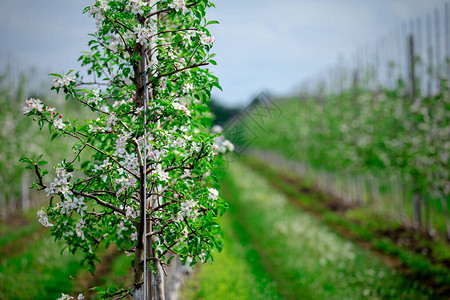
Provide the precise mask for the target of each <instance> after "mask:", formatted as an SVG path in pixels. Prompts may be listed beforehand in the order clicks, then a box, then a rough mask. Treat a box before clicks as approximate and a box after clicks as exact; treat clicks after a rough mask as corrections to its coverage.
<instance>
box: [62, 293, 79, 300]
mask: <svg viewBox="0 0 450 300" xmlns="http://www.w3.org/2000/svg"><path fill="white" fill-rule="evenodd" d="M70 299H73V297H71V296H69V295H67V294H64V293H62V294H61V297H59V298H58V299H56V300H70ZM77 300H84V295H83V294H79V295H78V297H77Z"/></svg>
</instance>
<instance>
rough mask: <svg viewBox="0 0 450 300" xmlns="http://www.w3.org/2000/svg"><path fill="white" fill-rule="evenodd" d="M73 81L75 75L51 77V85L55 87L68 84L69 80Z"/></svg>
mask: <svg viewBox="0 0 450 300" xmlns="http://www.w3.org/2000/svg"><path fill="white" fill-rule="evenodd" d="M74 81H75V77H73V76H66V75H64V76H63V78H59V77H57V78H54V79H53V86H54V87H56V88H60V87H65V86H69V85H70V83H71V82H74Z"/></svg>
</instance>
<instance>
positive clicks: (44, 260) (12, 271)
mask: <svg viewBox="0 0 450 300" xmlns="http://www.w3.org/2000/svg"><path fill="white" fill-rule="evenodd" d="M61 248H62V247H61V245H60V244H55V242H54V241H53V238H51V237H44V238H42V239H39V240H37V241H35V242H33V243H31V244H30V245H29V246H28V247H27V249H26V250H25V251H24V252H23V253H21V254H19V255H17V256H12V257H11V258H3V259H2V260H1V264H0V299H56V298H58V297H60V296H61V293H68V292H69V291H70V290H71V289H72V282H71V279H70V278H69V276H75V275H76V274H77V272H78V271H79V270H80V268H81V266H80V263H79V260H80V258H79V257H78V256H74V255H72V254H71V253H67V252H64V253H63V254H62V255H61V254H60V249H61Z"/></svg>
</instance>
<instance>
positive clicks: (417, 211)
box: [413, 192, 422, 230]
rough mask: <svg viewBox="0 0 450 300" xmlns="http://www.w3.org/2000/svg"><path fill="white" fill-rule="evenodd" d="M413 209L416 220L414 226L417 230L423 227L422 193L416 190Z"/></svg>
mask: <svg viewBox="0 0 450 300" xmlns="http://www.w3.org/2000/svg"><path fill="white" fill-rule="evenodd" d="M413 210H414V220H413V226H414V229H416V230H421V229H422V201H421V199H420V194H419V193H418V192H414V194H413Z"/></svg>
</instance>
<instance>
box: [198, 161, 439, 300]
mask: <svg viewBox="0 0 450 300" xmlns="http://www.w3.org/2000/svg"><path fill="white" fill-rule="evenodd" d="M224 186H225V187H226V189H225V193H224V196H225V198H226V200H227V201H229V203H230V211H229V218H230V219H231V220H232V222H233V224H234V225H231V226H232V229H234V230H235V232H237V233H235V235H237V236H238V239H237V240H239V242H240V243H241V245H242V247H244V248H246V249H247V252H248V251H250V252H252V251H253V252H256V253H257V256H258V257H259V258H258V259H257V260H254V261H253V262H252V261H251V260H250V261H249V260H248V258H247V257H246V256H245V255H244V254H241V257H240V258H236V259H238V260H239V259H244V261H245V262H246V263H247V264H249V263H250V265H252V264H253V265H258V264H259V265H260V267H262V268H263V269H264V270H265V271H266V273H267V274H268V276H269V277H270V279H271V281H272V283H271V284H269V285H271V286H273V287H275V288H276V290H277V291H278V292H279V293H280V294H281V295H282V297H283V298H284V299H436V298H435V297H434V296H433V292H432V291H430V290H428V289H426V288H424V287H422V286H420V285H419V284H418V283H417V282H414V281H410V280H408V279H406V278H404V277H403V276H402V275H401V274H398V273H396V272H395V271H392V270H390V269H389V268H388V267H386V265H385V264H384V263H383V262H382V261H381V260H380V259H379V258H378V257H376V256H375V255H374V254H373V253H372V252H369V251H366V250H364V249H361V248H360V247H358V246H356V245H354V244H353V243H351V242H349V241H347V240H345V239H343V238H341V237H340V236H338V235H337V234H336V233H334V232H332V231H331V230H330V229H329V228H328V227H327V226H326V225H324V224H322V223H321V222H320V221H318V220H317V219H316V218H314V217H312V216H311V215H309V214H307V213H305V212H302V211H300V210H298V208H296V207H294V206H293V205H291V204H290V203H289V201H288V199H287V198H286V197H285V196H284V195H282V194H280V193H278V192H276V191H275V190H273V189H272V188H271V187H270V185H269V184H268V183H267V182H266V181H265V180H264V179H263V178H262V177H261V176H259V175H258V174H256V173H254V172H253V171H251V170H250V169H249V168H247V167H245V166H243V165H242V164H239V163H233V164H232V165H231V166H230V169H229V170H228V175H227V177H226V178H225V180H224ZM225 230H226V232H227V230H229V229H227V228H226V229H225ZM237 240H236V239H235V240H233V241H232V242H233V243H236V242H237ZM243 241H244V243H242V242H243ZM245 241H247V242H245ZM225 247H227V245H225ZM233 247H235V246H233ZM236 247H238V246H236ZM226 249H227V248H225V250H224V251H227V250H226ZM229 251H231V252H232V249H230V250H229ZM224 253H225V254H223V255H226V252H224ZM235 253H237V252H235ZM237 254H238V253H237ZM221 255H222V254H220V255H218V256H217V259H216V262H215V263H214V265H213V266H212V268H202V269H201V271H200V274H199V275H197V278H200V281H199V282H200V285H202V286H203V282H207V281H205V279H202V278H208V280H211V279H210V278H214V277H215V276H217V273H222V272H223V271H221V270H220V268H223V266H220V259H221ZM231 263H232V262H231V261H229V262H228V264H227V265H226V267H227V268H228V269H231V268H233V266H231ZM235 263H238V264H240V265H245V264H244V263H243V262H235ZM253 268H255V267H253ZM244 271H245V270H242V271H241V272H240V273H242V272H244ZM245 274H246V275H252V272H251V270H246V273H245ZM240 277H242V276H240ZM250 277H251V276H250ZM201 289H203V287H201ZM232 289H233V287H229V290H232ZM193 299H195V298H193ZM198 299H271V298H269V297H261V298H258V297H256V298H248V297H247V298H245V297H244V298H242V297H241V298H232V297H230V298H216V297H211V296H210V295H208V294H203V297H202V298H198Z"/></svg>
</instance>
